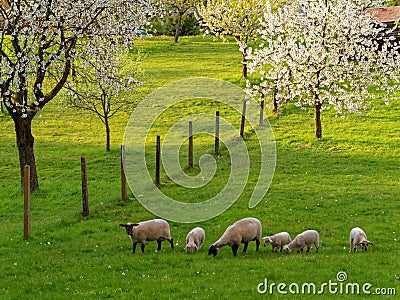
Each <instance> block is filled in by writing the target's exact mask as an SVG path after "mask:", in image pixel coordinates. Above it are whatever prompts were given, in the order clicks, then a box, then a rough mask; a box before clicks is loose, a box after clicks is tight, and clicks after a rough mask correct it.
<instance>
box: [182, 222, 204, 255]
mask: <svg viewBox="0 0 400 300" xmlns="http://www.w3.org/2000/svg"><path fill="white" fill-rule="evenodd" d="M205 237H206V233H205V231H204V229H203V228H201V227H196V228H193V229H192V230H190V231H189V233H188V234H187V236H186V247H185V252H190V253H193V251H194V250H195V249H196V250H197V251H199V250H200V249H201V247H202V246H203V244H204V239H205Z"/></svg>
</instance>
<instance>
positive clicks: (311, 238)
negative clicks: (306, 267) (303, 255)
mask: <svg viewBox="0 0 400 300" xmlns="http://www.w3.org/2000/svg"><path fill="white" fill-rule="evenodd" d="M311 244H314V245H315V252H318V248H319V233H318V231H316V230H306V231H304V232H302V233H300V234H298V235H297V236H296V237H295V239H294V240H293V241H291V242H290V243H289V244H288V245H286V246H285V247H284V248H283V250H284V251H285V252H286V253H290V252H292V250H293V249H294V248H297V252H300V251H301V252H303V248H304V246H307V252H309V251H310V248H311V247H310V245H311Z"/></svg>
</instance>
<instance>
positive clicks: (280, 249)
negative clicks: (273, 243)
mask: <svg viewBox="0 0 400 300" xmlns="http://www.w3.org/2000/svg"><path fill="white" fill-rule="evenodd" d="M282 250H283V245H282V244H281V246H280V247H279V252H282Z"/></svg>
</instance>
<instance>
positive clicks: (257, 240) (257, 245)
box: [256, 239, 260, 251]
mask: <svg viewBox="0 0 400 300" xmlns="http://www.w3.org/2000/svg"><path fill="white" fill-rule="evenodd" d="M258 248H260V240H259V239H256V251H258Z"/></svg>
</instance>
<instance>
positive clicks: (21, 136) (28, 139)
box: [13, 115, 39, 191]
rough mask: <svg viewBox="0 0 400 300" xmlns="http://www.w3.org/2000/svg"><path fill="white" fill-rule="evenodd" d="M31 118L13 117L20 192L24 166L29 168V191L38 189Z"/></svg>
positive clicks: (22, 186)
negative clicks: (19, 173)
mask: <svg viewBox="0 0 400 300" xmlns="http://www.w3.org/2000/svg"><path fill="white" fill-rule="evenodd" d="M32 118H33V116H31V115H28V117H27V118H21V117H20V116H19V115H18V116H16V117H14V118H13V120H14V124H15V132H16V136H17V146H18V154H19V166H20V172H21V190H22V191H23V190H24V168H25V165H29V166H30V170H31V171H30V177H31V180H30V186H31V188H30V189H31V191H34V190H36V189H38V188H39V182H38V177H37V173H36V161H35V153H34V151H33V144H34V141H35V138H34V137H33V135H32V130H31V125H32Z"/></svg>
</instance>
